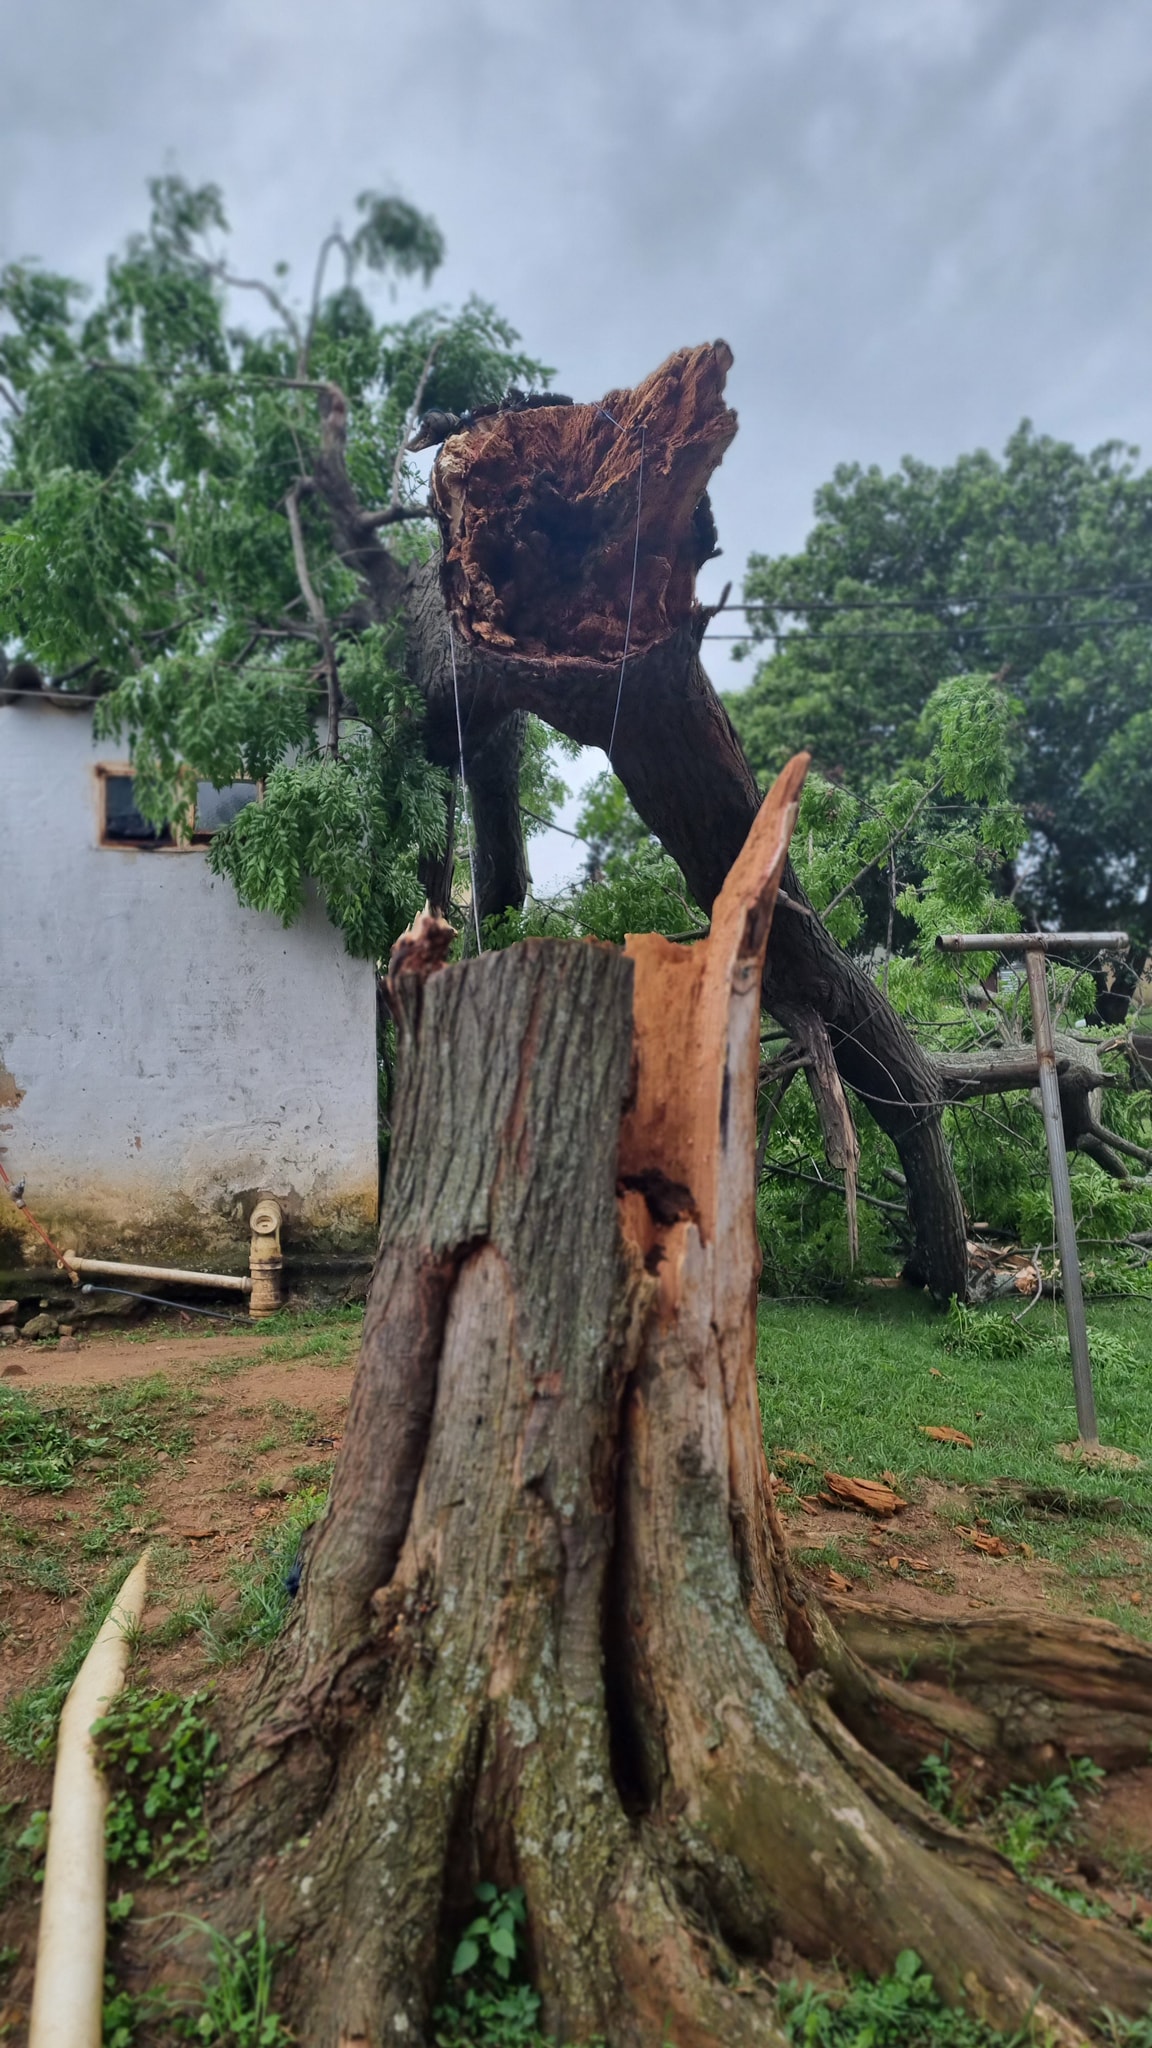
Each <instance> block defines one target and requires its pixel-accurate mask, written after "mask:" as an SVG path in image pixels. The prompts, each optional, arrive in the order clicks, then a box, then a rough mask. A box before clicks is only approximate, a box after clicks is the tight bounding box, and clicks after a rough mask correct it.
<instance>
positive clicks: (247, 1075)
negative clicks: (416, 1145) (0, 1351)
mask: <svg viewBox="0 0 1152 2048" xmlns="http://www.w3.org/2000/svg"><path fill="white" fill-rule="evenodd" d="M122 758H123V757H122V755H121V754H119V753H118V751H117V749H116V748H115V747H114V746H111V745H108V744H106V743H101V744H100V745H97V744H96V743H95V742H94V740H93V736H92V721H91V716H90V714H89V713H88V712H87V711H81V710H79V709H71V710H68V709H62V708H60V707H57V706H53V705H51V704H44V703H38V702H36V701H30V702H23V703H20V702H18V703H15V704H13V703H8V704H0V1147H2V1148H3V1149H2V1150H0V1159H2V1160H3V1163H4V1166H5V1168H6V1169H7V1171H8V1173H9V1174H10V1175H11V1176H12V1178H13V1179H18V1178H19V1177H20V1176H21V1175H25V1176H26V1178H27V1183H28V1186H27V1199H28V1201H29V1202H30V1204H31V1206H32V1208H33V1209H34V1211H35V1213H36V1214H37V1216H39V1217H40V1219H41V1221H42V1222H43V1223H44V1224H45V1225H46V1226H47V1227H48V1229H49V1230H50V1231H51V1232H52V1235H53V1236H54V1237H55V1239H56V1242H57V1243H60V1244H63V1245H64V1246H65V1248H67V1247H72V1248H74V1249H76V1250H87V1251H89V1252H91V1253H92V1254H93V1255H96V1256H99V1255H105V1256H110V1257H116V1256H119V1257H126V1256H128V1255H129V1254H134V1255H139V1253H140V1252H141V1251H142V1250H145V1249H146V1250H147V1252H148V1254H149V1256H150V1257H151V1258H155V1259H160V1257H161V1254H163V1255H164V1258H165V1259H168V1258H176V1257H178V1258H187V1259H192V1258H195V1259H196V1261H197V1262H198V1263H199V1262H203V1261H204V1260H205V1259H206V1258H213V1259H219V1258H224V1257H226V1256H229V1255H230V1263H231V1264H233V1265H234V1266H236V1267H237V1268H239V1267H241V1266H243V1265H245V1264H246V1260H247V1242H248V1240H247V1231H246V1228H245V1224H246V1216H247V1211H248V1209H249V1208H250V1207H251V1204H252V1201H253V1200H254V1198H255V1194H256V1192H257V1191H259V1190H268V1191H270V1192H272V1193H275V1194H277V1195H279V1196H281V1197H282V1198H286V1200H287V1206H288V1212H289V1223H290V1227H289V1230H288V1232H287V1233H286V1243H285V1248H286V1250H287V1249H288V1248H289V1244H291V1246H292V1247H293V1248H297V1247H298V1248H302V1249H336V1248H357V1249H360V1248H363V1247H365V1246H366V1245H368V1244H370V1243H371V1239H372V1235H373V1229H374V1222H375V1214H376V1183H377V1149H376V1025H375V993H374V986H373V974H372V970H371V967H370V966H369V965H368V964H367V963H366V962H364V961H362V960H351V959H349V957H348V955H347V954H346V953H345V951H344V946H343V942H342V940H341V938H340V936H339V934H338V933H337V932H336V931H334V930H333V928H332V927H331V925H330V924H329V923H328V922H327V919H326V918H325V915H324V911H323V908H322V906H321V904H320V903H319V902H318V901H311V902H309V904H308V905H307V907H306V909H305V912H304V915H303V917H302V918H301V920H300V923H299V924H298V925H296V926H294V927H293V928H292V929H291V930H290V931H285V930H284V929H283V928H282V926H281V925H280V924H279V922H278V921H277V920H276V919H275V918H273V917H267V916H263V915H261V914H260V913H258V912H256V911H252V910H245V909H242V908H241V906H240V904H239V903H238V902H237V901H236V897H235V895H234V893H233V890H232V888H231V885H230V884H229V883H227V882H223V881H218V880H217V879H216V878H215V877H214V876H212V875H211V874H209V872H208V868H207V864H206V861H205V856H204V853H203V851H202V850H200V849H193V850H191V851H186V852H185V851H155V852H150V851H147V850H143V849H142V850H137V849H134V848H122V847H116V848H111V847H101V845H100V844H99V833H100V808H99V806H100V795H99V788H98V777H97V775H96V773H95V768H96V764H97V762H114V761H116V760H118V759H122ZM14 1221H15V1212H14V1211H13V1209H12V1206H11V1204H10V1203H8V1202H7V1201H6V1200H4V1199H0V1268H2V1267H5V1266H9V1265H13V1264H17V1263H19V1261H20V1255H21V1249H22V1250H23V1257H24V1261H25V1263H28V1264H39V1263H41V1262H42V1259H43V1252H42V1248H40V1247H39V1245H38V1241H37V1240H36V1239H35V1238H33V1237H31V1236H30V1235H29V1234H28V1233H26V1232H25V1233H24V1235H23V1238H22V1239H21V1237H20V1233H19V1232H18V1231H14V1230H13V1224H14Z"/></svg>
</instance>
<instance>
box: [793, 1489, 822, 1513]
mask: <svg viewBox="0 0 1152 2048" xmlns="http://www.w3.org/2000/svg"><path fill="white" fill-rule="evenodd" d="M796 1498H797V1500H798V1501H799V1503H800V1506H801V1507H802V1508H803V1510H804V1513H805V1514H806V1515H818V1514H819V1513H820V1503H819V1501H815V1500H813V1498H812V1495H811V1494H810V1493H800V1494H797V1496H796Z"/></svg>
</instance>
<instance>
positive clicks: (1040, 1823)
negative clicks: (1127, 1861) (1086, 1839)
mask: <svg viewBox="0 0 1152 2048" xmlns="http://www.w3.org/2000/svg"><path fill="white" fill-rule="evenodd" d="M1103 1782H1104V1772H1103V1771H1102V1770H1101V1769H1100V1766H1099V1764H1094V1763H1093V1762H1092V1761H1091V1759H1090V1758H1089V1757H1083V1756H1082V1757H1073V1758H1070V1759H1069V1763H1068V1769H1067V1771H1064V1772H1061V1774H1060V1775H1059V1776H1058V1777H1055V1778H1050V1779H1049V1780H1048V1782H1047V1784H1045V1785H1010V1786H1009V1787H1008V1790H1007V1792H1005V1793H1004V1795H1003V1797H1002V1798H1001V1799H1000V1800H999V1801H998V1802H997V1806H996V1810H995V1813H994V1815H993V1817H992V1823H991V1825H992V1833H993V1835H994V1836H995V1838H996V1842H997V1845H998V1847H999V1848H1001V1849H1002V1850H1003V1851H1004V1854H1005V1855H1006V1856H1007V1858H1008V1861H1009V1862H1010V1863H1011V1865H1012V1868H1013V1869H1014V1870H1015V1872H1016V1874H1017V1876H1018V1877H1025V1878H1028V1879H1030V1880H1031V1879H1032V1878H1033V1875H1034V1872H1035V1869H1036V1865H1037V1864H1038V1863H1039V1862H1040V1861H1041V1860H1042V1858H1043V1857H1044V1856H1046V1855H1047V1854H1048V1853H1049V1852H1050V1851H1051V1850H1052V1849H1060V1848H1065V1847H1067V1846H1068V1845H1069V1844H1071V1843H1072V1842H1073V1841H1074V1840H1075V1838H1076V1820H1077V1816H1078V1814H1079V1811H1080V1796H1081V1795H1082V1794H1083V1793H1084V1792H1086V1791H1088V1792H1093V1791H1095V1790H1096V1788H1097V1787H1098V1786H1099V1785H1101V1784H1103ZM1060 1896H1061V1897H1062V1898H1064V1897H1066V1893H1065V1892H1064V1891H1061V1893H1060Z"/></svg>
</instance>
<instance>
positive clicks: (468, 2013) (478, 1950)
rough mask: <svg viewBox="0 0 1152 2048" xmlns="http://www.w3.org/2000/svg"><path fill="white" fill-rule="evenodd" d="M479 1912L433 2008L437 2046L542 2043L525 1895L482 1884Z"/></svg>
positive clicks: (534, 2047)
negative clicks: (527, 1957) (527, 1969)
mask: <svg viewBox="0 0 1152 2048" xmlns="http://www.w3.org/2000/svg"><path fill="white" fill-rule="evenodd" d="M476 1901H477V1904H478V1905H479V1906H480V1908H481V1911H480V1912H479V1913H477V1914H476V1916H475V1918H474V1919H472V1920H470V1921H469V1923H468V1925H467V1927H466V1928H465V1929H464V1932H463V1934H462V1935H461V1937H460V1939H459V1941H458V1942H457V1944H456V1949H455V1952H454V1954H453V1957H452V1963H451V1971H450V1974H451V1979H452V1984H451V1989H450V1991H449V1994H448V1996H447V1997H446V1998H445V2000H444V2002H443V2004H442V2005H440V2006H438V2007H437V2010H436V2013H435V2028H436V2032H435V2035H434V2039H435V2041H436V2048H538V2044H540V2035H539V2033H538V2032H537V2027H536V2021H537V2018H538V2015H539V2012H540V1999H539V1997H538V1995H537V1993H536V1992H535V1991H533V1990H532V1987H531V1985H530V1984H528V1983H527V1981H526V1979H525V1975H524V1959H523V1948H524V1930H525V1921H526V1917H527V1916H526V1913H525V1908H524V1894H523V1892H522V1891H521V1890H520V1888H519V1886H516V1887H515V1888H514V1889H513V1890H512V1891H507V1892H502V1891H500V1890H498V1888H497V1887H496V1885H494V1884H478V1885H477V1887H476Z"/></svg>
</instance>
